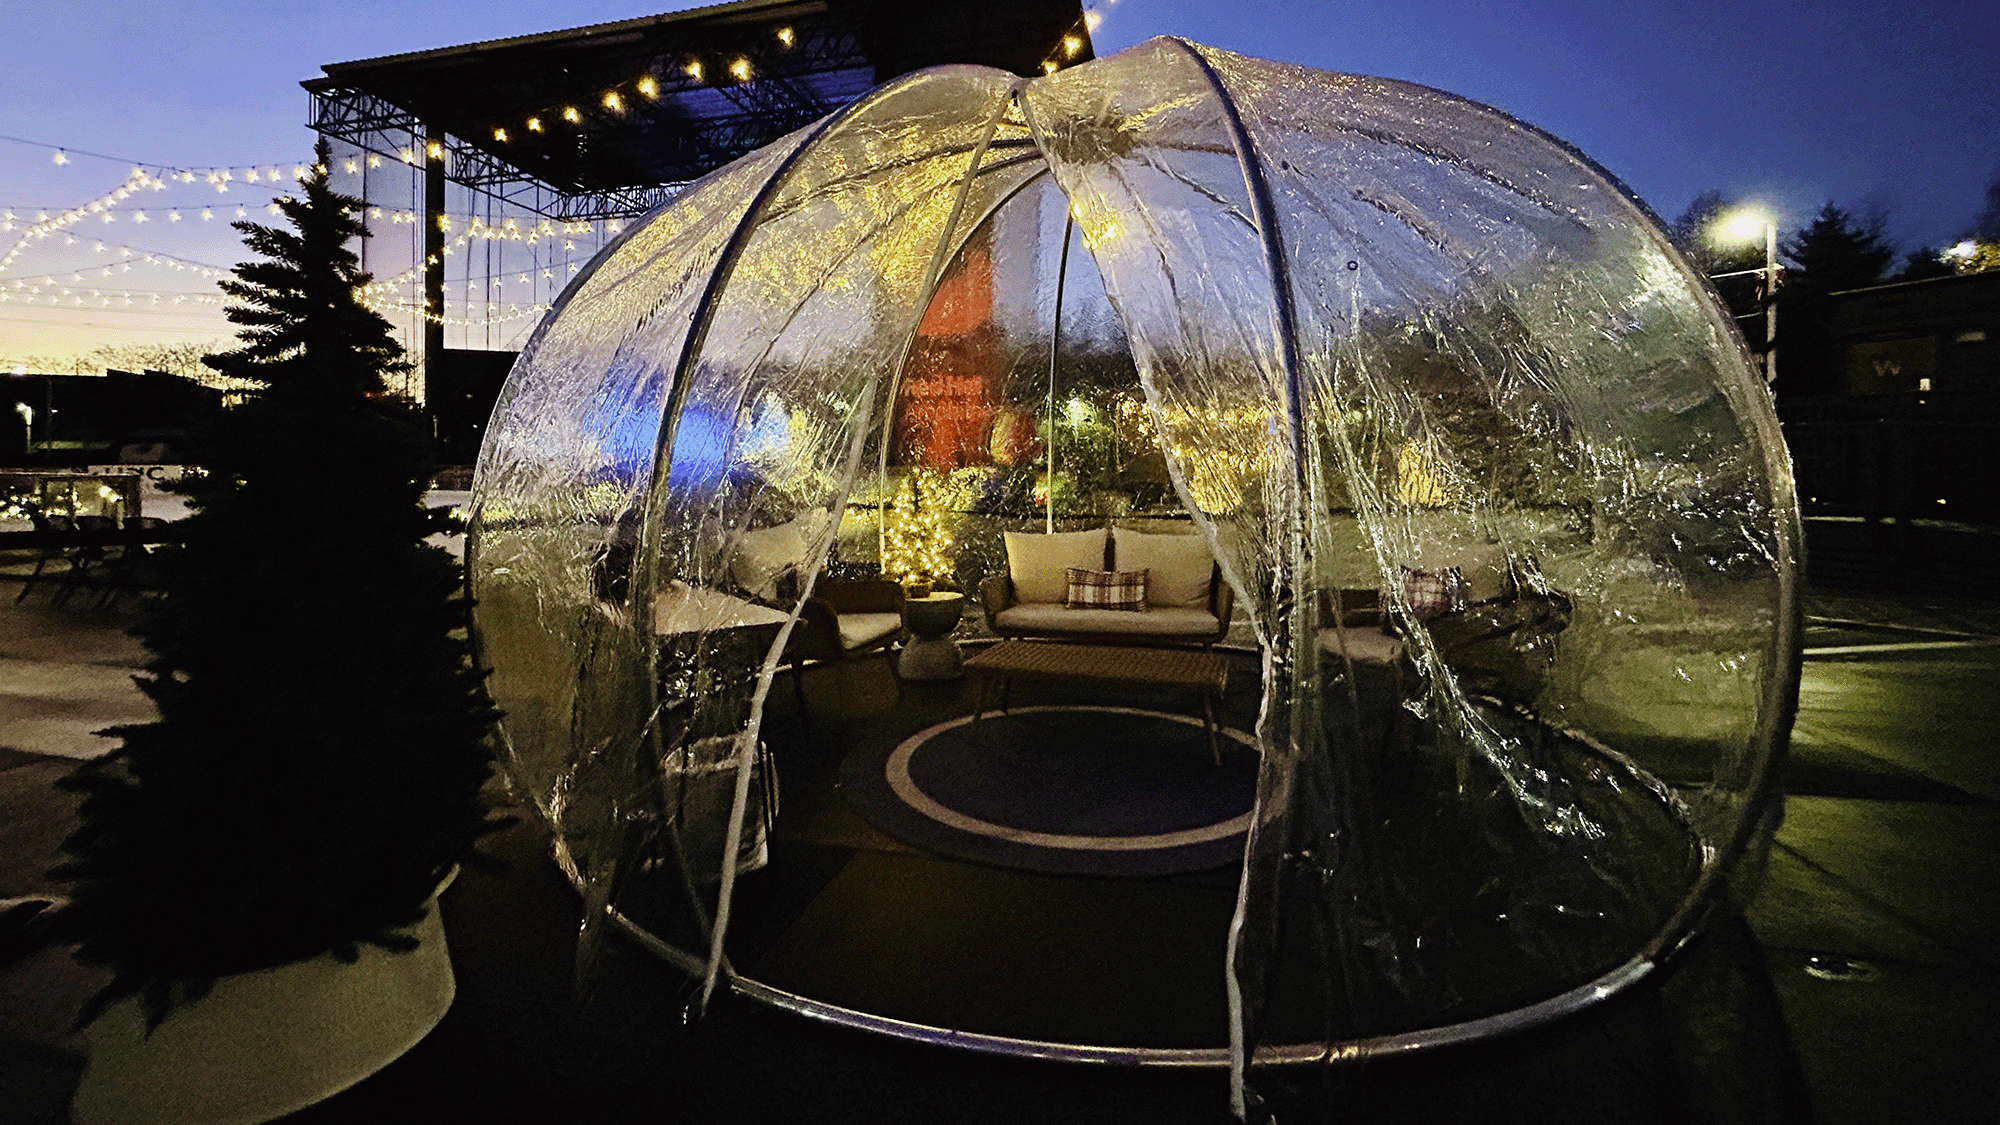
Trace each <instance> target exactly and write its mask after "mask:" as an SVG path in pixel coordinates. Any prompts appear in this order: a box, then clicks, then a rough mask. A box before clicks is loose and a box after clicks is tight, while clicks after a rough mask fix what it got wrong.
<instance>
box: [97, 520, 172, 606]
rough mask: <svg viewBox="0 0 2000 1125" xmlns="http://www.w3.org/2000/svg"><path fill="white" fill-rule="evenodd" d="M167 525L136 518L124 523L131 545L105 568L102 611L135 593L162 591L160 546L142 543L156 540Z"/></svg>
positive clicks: (100, 601) (119, 551) (122, 550)
mask: <svg viewBox="0 0 2000 1125" xmlns="http://www.w3.org/2000/svg"><path fill="white" fill-rule="evenodd" d="M166 525H167V521H166V520H163V519H161V518H160V517H158V516H133V517H131V518H129V519H127V520H126V521H125V524H124V529H125V531H127V532H129V533H130V534H131V536H132V541H131V542H128V543H125V544H123V545H121V546H120V547H119V548H118V550H117V552H116V553H115V554H113V555H112V556H111V557H110V559H109V560H108V561H107V563H106V565H105V574H104V583H103V585H104V593H103V594H102V595H101V596H100V597H99V598H98V599H97V604H98V607H99V608H103V607H105V606H109V605H112V604H114V603H116V602H117V601H118V599H119V598H121V597H124V596H125V595H126V594H127V593H129V592H132V591H139V592H157V591H158V590H159V589H160V573H159V559H158V557H157V551H158V549H159V545H158V544H156V543H147V542H141V540H144V539H148V538H152V537H154V535H155V533H157V532H158V531H159V530H160V529H161V528H163V527H165V526H166Z"/></svg>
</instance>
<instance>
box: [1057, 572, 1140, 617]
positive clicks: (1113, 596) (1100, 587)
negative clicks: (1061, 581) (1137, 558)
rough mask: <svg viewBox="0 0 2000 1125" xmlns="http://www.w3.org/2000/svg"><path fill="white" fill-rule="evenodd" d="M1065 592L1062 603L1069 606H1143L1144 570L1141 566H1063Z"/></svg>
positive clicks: (1137, 609) (1129, 607) (1134, 609)
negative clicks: (1095, 567) (1097, 568)
mask: <svg viewBox="0 0 2000 1125" xmlns="http://www.w3.org/2000/svg"><path fill="white" fill-rule="evenodd" d="M1063 574H1064V575H1065V576H1066V577H1067V578H1068V579H1069V593H1068V595H1067V596H1065V597H1064V598H1063V604H1064V605H1066V606H1068V607H1069V608H1071V609H1129V610H1133V611H1135V612H1140V613H1143V612H1145V609H1146V572H1145V571H1143V570H1086V569H1085V568H1083V567H1080V566H1066V567H1064V568H1063Z"/></svg>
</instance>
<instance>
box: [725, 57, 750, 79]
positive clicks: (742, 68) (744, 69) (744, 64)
mask: <svg viewBox="0 0 2000 1125" xmlns="http://www.w3.org/2000/svg"><path fill="white" fill-rule="evenodd" d="M729 73H730V74H731V75H732V76H733V77H734V78H735V79H736V80H737V81H738V82H748V81H750V60H749V59H745V58H739V59H737V60H736V61H734V62H732V63H730V64H729Z"/></svg>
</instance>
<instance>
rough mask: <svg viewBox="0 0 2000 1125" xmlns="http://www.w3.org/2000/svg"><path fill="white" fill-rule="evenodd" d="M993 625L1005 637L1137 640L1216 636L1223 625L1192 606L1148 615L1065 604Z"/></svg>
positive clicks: (1032, 608)
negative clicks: (1096, 636)
mask: <svg viewBox="0 0 2000 1125" xmlns="http://www.w3.org/2000/svg"><path fill="white" fill-rule="evenodd" d="M993 625H994V627H995V628H996V629H997V630H999V631H1000V632H1001V633H1003V634H1007V633H1035V634H1041V635H1046V636H1055V635H1059V634H1069V635H1074V634H1083V633H1093V634H1121V633H1122V634H1125V635H1127V636H1133V637H1142V636H1143V637H1212V636H1214V635H1215V634H1216V633H1217V632H1218V631H1219V630H1220V629H1221V622H1218V621H1217V620H1216V619H1215V615H1214V614H1213V613H1210V612H1208V610H1206V609H1197V608H1192V607H1188V606H1167V607H1156V608H1154V609H1151V610H1148V611H1147V612H1145V613H1127V612H1125V611H1123V610H1117V609H1070V608H1068V607H1066V606H1062V605H1040V604H1035V603H1029V604H1026V605H1015V606H1011V607H1009V608H1007V609H1003V610H1001V611H1000V612H999V613H997V614H995V615H994V616H993Z"/></svg>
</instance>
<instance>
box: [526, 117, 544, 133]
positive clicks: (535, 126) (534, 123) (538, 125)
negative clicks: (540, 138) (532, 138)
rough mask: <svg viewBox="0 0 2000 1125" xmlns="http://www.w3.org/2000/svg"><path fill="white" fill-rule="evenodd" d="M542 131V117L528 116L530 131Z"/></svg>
mask: <svg viewBox="0 0 2000 1125" xmlns="http://www.w3.org/2000/svg"><path fill="white" fill-rule="evenodd" d="M541 131H542V119H541V118H539V117H530V118H528V132H530V133H539V132H541Z"/></svg>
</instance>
